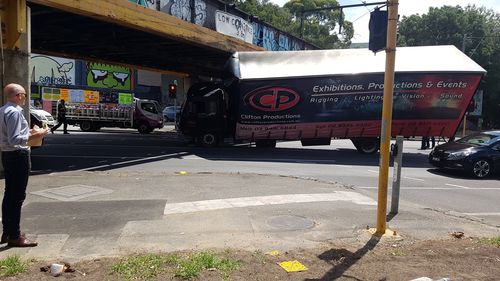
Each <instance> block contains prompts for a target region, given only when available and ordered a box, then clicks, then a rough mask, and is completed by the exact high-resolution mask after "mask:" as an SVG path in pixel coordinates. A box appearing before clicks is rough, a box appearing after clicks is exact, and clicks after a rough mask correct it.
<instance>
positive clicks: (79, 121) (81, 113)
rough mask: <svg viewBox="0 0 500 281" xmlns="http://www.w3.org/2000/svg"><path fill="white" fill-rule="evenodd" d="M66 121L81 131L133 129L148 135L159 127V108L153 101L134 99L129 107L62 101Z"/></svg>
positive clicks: (161, 118) (160, 117)
mask: <svg viewBox="0 0 500 281" xmlns="http://www.w3.org/2000/svg"><path fill="white" fill-rule="evenodd" d="M66 119H67V121H68V124H70V125H78V126H80V129H81V130H82V131H98V130H99V129H101V127H119V128H135V129H137V130H138V131H139V133H141V134H148V133H150V132H152V131H153V130H154V129H155V128H162V127H163V116H162V112H161V110H160V105H159V104H158V102H157V101H154V100H142V99H138V98H134V99H133V102H132V103H131V104H127V105H123V104H116V103H79V102H66Z"/></svg>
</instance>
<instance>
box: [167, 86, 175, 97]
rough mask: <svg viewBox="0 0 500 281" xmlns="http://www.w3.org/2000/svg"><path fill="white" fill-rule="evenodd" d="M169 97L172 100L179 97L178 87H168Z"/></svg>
mask: <svg viewBox="0 0 500 281" xmlns="http://www.w3.org/2000/svg"><path fill="white" fill-rule="evenodd" d="M168 97H169V98H170V99H175V98H176V97H177V85H175V84H170V85H168Z"/></svg>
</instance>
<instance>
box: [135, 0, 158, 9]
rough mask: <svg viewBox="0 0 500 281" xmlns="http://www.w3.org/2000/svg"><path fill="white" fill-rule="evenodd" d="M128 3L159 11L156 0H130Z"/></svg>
mask: <svg viewBox="0 0 500 281" xmlns="http://www.w3.org/2000/svg"><path fill="white" fill-rule="evenodd" d="M128 1H129V2H132V3H135V4H137V5H141V6H143V7H146V8H149V9H153V10H157V8H156V0H128Z"/></svg>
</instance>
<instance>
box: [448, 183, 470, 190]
mask: <svg viewBox="0 0 500 281" xmlns="http://www.w3.org/2000/svg"><path fill="white" fill-rule="evenodd" d="M445 185H448V186H454V187H460V188H463V189H470V187H467V186H463V185H457V184H451V183H445Z"/></svg>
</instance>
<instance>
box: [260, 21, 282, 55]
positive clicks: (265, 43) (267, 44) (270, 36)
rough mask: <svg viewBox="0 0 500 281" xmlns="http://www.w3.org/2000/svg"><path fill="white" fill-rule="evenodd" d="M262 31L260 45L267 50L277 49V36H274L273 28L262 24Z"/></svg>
mask: <svg viewBox="0 0 500 281" xmlns="http://www.w3.org/2000/svg"><path fill="white" fill-rule="evenodd" d="M262 31H263V32H262V47H264V48H266V49H268V50H269V51H279V44H278V41H277V38H275V30H273V29H271V28H269V27H267V26H264V28H263V29H262Z"/></svg>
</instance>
